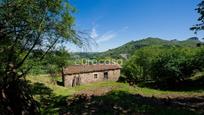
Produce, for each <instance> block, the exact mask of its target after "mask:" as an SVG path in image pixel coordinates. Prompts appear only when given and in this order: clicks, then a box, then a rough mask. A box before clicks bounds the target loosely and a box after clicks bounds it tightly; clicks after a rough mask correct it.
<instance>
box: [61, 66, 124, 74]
mask: <svg viewBox="0 0 204 115" xmlns="http://www.w3.org/2000/svg"><path fill="white" fill-rule="evenodd" d="M115 69H121V66H120V65H118V64H93V65H72V66H69V67H67V68H64V74H79V73H89V72H99V71H107V70H115Z"/></svg>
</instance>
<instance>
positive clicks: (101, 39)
mask: <svg viewBox="0 0 204 115" xmlns="http://www.w3.org/2000/svg"><path fill="white" fill-rule="evenodd" d="M115 36H116V33H113V32H107V33H105V34H103V35H101V36H100V37H98V38H97V39H96V42H97V43H100V42H105V41H109V40H111V39H113V38H114V37H115Z"/></svg>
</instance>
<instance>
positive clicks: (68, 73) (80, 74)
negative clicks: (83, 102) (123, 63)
mask: <svg viewBox="0 0 204 115" xmlns="http://www.w3.org/2000/svg"><path fill="white" fill-rule="evenodd" d="M120 69H121V67H120V66H119V65H116V64H93V65H72V66H69V67H67V68H64V71H63V76H62V79H63V83H64V86H65V87H67V86H72V87H74V86H77V85H81V84H87V83H92V82H99V81H117V80H118V78H119V76H120Z"/></svg>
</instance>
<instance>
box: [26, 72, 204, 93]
mask: <svg viewBox="0 0 204 115" xmlns="http://www.w3.org/2000/svg"><path fill="white" fill-rule="evenodd" d="M27 79H28V80H30V81H31V82H32V83H36V82H38V83H43V84H45V85H46V86H47V87H49V88H50V89H52V90H53V92H54V93H55V94H56V95H62V96H70V95H73V94H75V93H77V92H80V91H83V90H89V89H93V88H94V89H97V88H100V87H112V89H113V90H115V91H124V92H128V93H131V94H142V95H146V96H165V95H174V94H175V95H178V96H192V95H204V91H203V90H195V91H168V90H167V91H163V90H156V89H150V88H145V87H144V88H141V87H137V86H135V87H132V86H129V84H128V83H119V82H112V81H106V82H96V83H91V84H86V85H81V86H77V87H63V86H59V85H57V84H53V83H52V82H51V78H50V77H49V76H48V75H39V76H28V77H27ZM56 80H57V81H58V82H61V79H60V77H57V78H56Z"/></svg>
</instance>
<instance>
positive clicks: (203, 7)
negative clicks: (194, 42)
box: [191, 0, 204, 33]
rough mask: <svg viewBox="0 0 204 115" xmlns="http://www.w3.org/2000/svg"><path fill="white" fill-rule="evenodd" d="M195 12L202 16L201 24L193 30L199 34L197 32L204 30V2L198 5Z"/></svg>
mask: <svg viewBox="0 0 204 115" xmlns="http://www.w3.org/2000/svg"><path fill="white" fill-rule="evenodd" d="M195 10H196V11H197V13H198V14H199V15H200V17H199V18H198V21H199V22H201V23H199V24H196V25H194V26H193V27H192V28H191V30H194V31H195V33H197V31H200V30H204V0H202V1H201V3H199V4H198V5H197V8H196V9H195Z"/></svg>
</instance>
